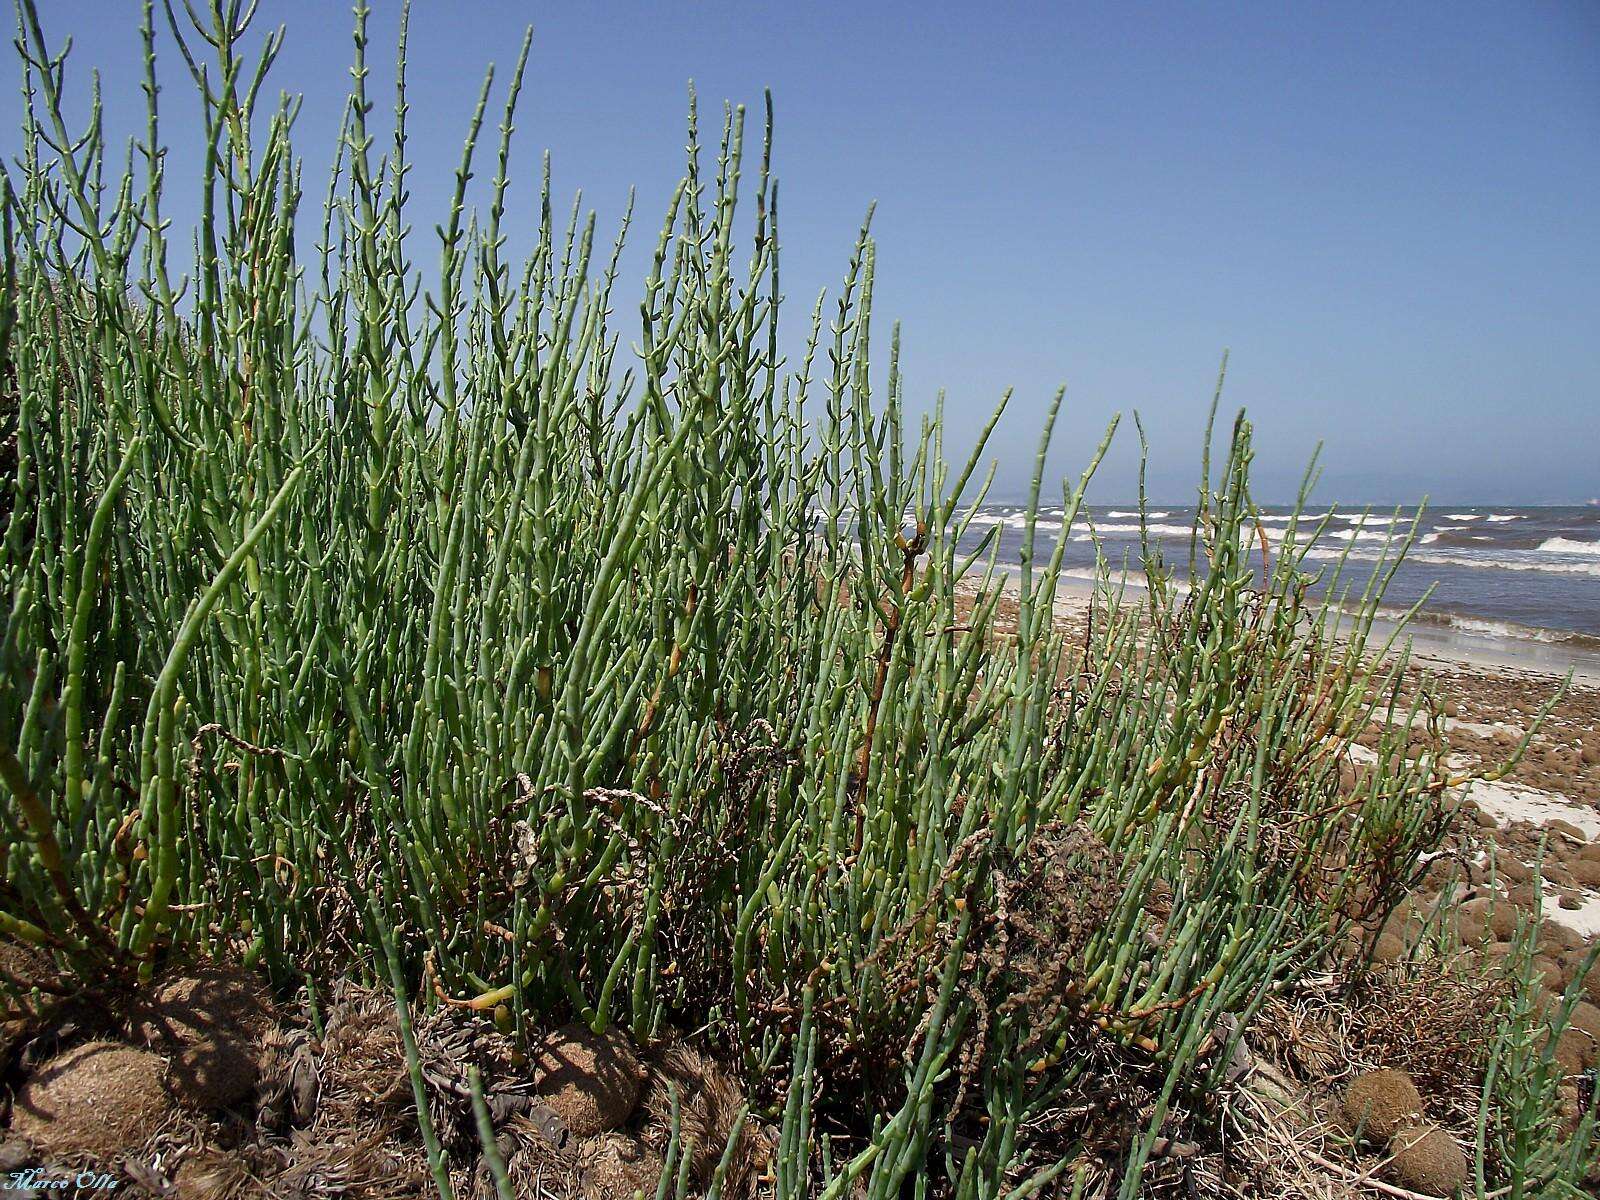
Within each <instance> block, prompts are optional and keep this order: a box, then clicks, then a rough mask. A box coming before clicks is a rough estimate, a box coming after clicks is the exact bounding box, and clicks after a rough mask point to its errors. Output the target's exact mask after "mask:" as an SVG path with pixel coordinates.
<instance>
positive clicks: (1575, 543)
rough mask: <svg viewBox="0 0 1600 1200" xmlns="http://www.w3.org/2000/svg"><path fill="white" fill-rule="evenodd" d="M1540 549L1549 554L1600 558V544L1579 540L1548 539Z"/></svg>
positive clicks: (1541, 544) (1540, 545)
mask: <svg viewBox="0 0 1600 1200" xmlns="http://www.w3.org/2000/svg"><path fill="white" fill-rule="evenodd" d="M1539 549H1541V550H1543V551H1545V552H1546V553H1549V554H1586V555H1590V556H1592V557H1596V558H1600V542H1584V541H1580V540H1578V539H1577V538H1564V537H1553V538H1546V539H1545V540H1544V541H1542V542H1540V543H1539Z"/></svg>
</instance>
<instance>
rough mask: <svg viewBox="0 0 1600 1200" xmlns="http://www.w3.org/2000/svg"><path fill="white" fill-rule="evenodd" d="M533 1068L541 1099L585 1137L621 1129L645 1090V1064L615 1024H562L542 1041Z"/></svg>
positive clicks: (570, 1130) (626, 1036)
mask: <svg viewBox="0 0 1600 1200" xmlns="http://www.w3.org/2000/svg"><path fill="white" fill-rule="evenodd" d="M533 1070H534V1079H535V1081H536V1082H537V1086H538V1090H539V1098H540V1100H541V1101H543V1103H544V1104H545V1105H546V1106H547V1107H548V1108H549V1109H550V1110H551V1111H552V1112H554V1113H555V1115H556V1116H557V1117H559V1118H560V1119H561V1121H562V1122H563V1123H564V1124H565V1126H566V1128H567V1130H568V1131H569V1132H570V1133H572V1135H573V1136H575V1137H580V1138H582V1137H591V1136H593V1135H594V1134H597V1133H604V1132H606V1131H607V1130H611V1129H617V1128H620V1127H621V1126H622V1125H623V1124H624V1123H625V1122H626V1121H627V1120H628V1118H629V1117H630V1116H632V1115H633V1110H634V1109H635V1108H636V1107H637V1106H638V1104H639V1096H640V1094H641V1093H642V1092H643V1091H644V1080H645V1070H644V1066H643V1064H641V1063H640V1061H639V1056H638V1055H637V1054H635V1053H634V1049H633V1045H632V1043H631V1041H630V1040H629V1038H628V1035H627V1034H626V1033H624V1032H623V1031H622V1030H620V1029H617V1028H615V1027H613V1028H610V1029H608V1030H606V1032H605V1033H600V1034H597V1033H594V1032H592V1031H591V1030H590V1029H589V1028H588V1027H586V1026H584V1025H581V1024H572V1025H564V1026H562V1027H561V1028H560V1029H557V1030H556V1031H555V1032H553V1033H551V1034H548V1035H547V1036H546V1037H545V1039H544V1040H543V1041H542V1042H541V1043H540V1044H539V1047H538V1049H537V1050H536V1051H535V1052H534V1054H533Z"/></svg>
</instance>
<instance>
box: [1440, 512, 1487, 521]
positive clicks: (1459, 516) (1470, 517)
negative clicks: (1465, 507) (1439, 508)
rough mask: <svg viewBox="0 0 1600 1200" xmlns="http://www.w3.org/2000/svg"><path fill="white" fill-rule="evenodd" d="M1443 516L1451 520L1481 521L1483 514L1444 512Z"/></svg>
mask: <svg viewBox="0 0 1600 1200" xmlns="http://www.w3.org/2000/svg"><path fill="white" fill-rule="evenodd" d="M1445 517H1446V518H1447V519H1449V520H1451V521H1481V520H1483V514H1482V513H1445Z"/></svg>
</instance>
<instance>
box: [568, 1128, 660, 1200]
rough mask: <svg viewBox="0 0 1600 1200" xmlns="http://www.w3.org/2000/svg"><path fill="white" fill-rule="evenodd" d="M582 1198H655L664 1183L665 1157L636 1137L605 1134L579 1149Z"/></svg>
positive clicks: (613, 1199)
mask: <svg viewBox="0 0 1600 1200" xmlns="http://www.w3.org/2000/svg"><path fill="white" fill-rule="evenodd" d="M578 1162H579V1170H580V1172H581V1173H580V1186H581V1187H582V1192H581V1194H582V1195H583V1196H586V1197H589V1198H590V1200H631V1198H632V1197H633V1195H634V1194H635V1193H637V1192H643V1193H644V1194H645V1195H652V1194H653V1193H654V1192H655V1189H656V1185H657V1184H658V1183H659V1182H660V1180H661V1172H662V1170H663V1169H664V1163H663V1162H662V1159H661V1156H660V1155H658V1154H657V1153H656V1152H655V1151H654V1150H652V1149H651V1148H649V1147H648V1146H646V1145H645V1144H644V1143H643V1142H641V1141H640V1140H639V1139H638V1138H636V1137H630V1136H629V1135H627V1134H625V1133H603V1134H600V1135H599V1136H598V1137H594V1138H590V1139H589V1140H588V1141H586V1142H584V1143H583V1144H582V1145H580V1146H579V1148H578Z"/></svg>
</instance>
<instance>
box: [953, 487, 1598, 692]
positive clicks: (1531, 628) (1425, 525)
mask: <svg viewBox="0 0 1600 1200" xmlns="http://www.w3.org/2000/svg"><path fill="white" fill-rule="evenodd" d="M1022 513H1023V509H1022V507H1021V506H1020V505H986V506H984V507H983V508H981V509H980V510H979V511H978V513H977V514H976V516H975V517H974V520H973V524H972V527H971V529H970V530H969V531H968V534H967V536H966V538H965V539H964V540H965V544H966V545H967V546H969V547H970V546H971V545H973V544H975V543H976V542H977V540H978V538H979V537H980V536H982V534H984V533H986V532H987V531H988V530H989V529H990V528H991V527H993V526H999V538H1000V546H999V559H1000V562H1001V563H1002V564H1005V565H1008V566H1009V565H1014V564H1015V563H1016V562H1017V561H1018V552H1019V549H1020V547H1021V544H1022V527H1023V516H1022ZM1288 513H1289V510H1288V509H1286V508H1267V509H1263V510H1262V514H1261V525H1262V528H1263V529H1264V530H1265V531H1266V532H1267V537H1268V546H1269V548H1270V547H1271V546H1272V545H1273V544H1274V543H1276V542H1277V541H1278V540H1279V539H1281V538H1282V536H1283V531H1284V529H1285V527H1286V525H1287V522H1288ZM1324 514H1328V521H1327V526H1326V528H1325V529H1324V530H1323V532H1322V534H1321V536H1320V537H1319V538H1318V540H1317V541H1316V543H1315V544H1314V545H1313V547H1312V549H1311V550H1310V552H1309V557H1308V561H1307V563H1306V566H1307V568H1308V569H1311V568H1316V567H1318V566H1323V567H1325V568H1326V569H1327V570H1328V571H1329V572H1330V573H1331V571H1332V569H1333V567H1334V566H1335V565H1336V561H1335V560H1337V559H1338V558H1339V557H1340V556H1342V555H1344V554H1345V553H1346V552H1347V551H1348V558H1347V560H1346V561H1347V565H1346V567H1345V577H1344V578H1345V582H1346V583H1349V582H1353V581H1356V580H1358V579H1359V580H1360V582H1362V583H1364V582H1365V580H1366V578H1367V576H1368V575H1369V574H1370V572H1371V570H1372V568H1373V566H1374V565H1375V564H1376V563H1377V561H1378V559H1379V558H1380V557H1381V555H1382V554H1383V550H1384V542H1385V540H1386V539H1387V538H1388V537H1389V536H1390V524H1391V521H1394V520H1396V517H1395V513H1394V510H1392V509H1388V510H1383V511H1381V512H1378V511H1371V512H1367V513H1365V514H1363V512H1362V511H1361V510H1359V509H1342V508H1336V509H1332V510H1330V509H1327V508H1312V509H1309V510H1308V511H1307V512H1306V513H1305V514H1303V515H1302V517H1301V523H1300V530H1299V533H1298V540H1299V541H1300V542H1301V544H1303V543H1304V540H1305V539H1306V538H1307V537H1308V536H1309V534H1310V533H1311V531H1312V529H1314V527H1315V526H1316V524H1317V523H1318V521H1320V520H1321V518H1322V517H1323V515H1324ZM1415 516H1416V512H1415V510H1411V511H1406V512H1402V513H1401V515H1400V516H1399V518H1398V520H1399V523H1400V525H1399V532H1400V533H1403V532H1404V531H1405V530H1406V529H1409V527H1410V524H1411V522H1412V520H1413V519H1414V518H1415ZM1193 518H1194V510H1193V509H1192V508H1177V507H1171V506H1165V505H1152V506H1151V508H1150V511H1149V513H1148V514H1147V517H1146V520H1147V521H1148V525H1149V531H1150V535H1151V539H1152V541H1153V542H1155V543H1158V544H1159V545H1160V546H1161V549H1162V553H1163V556H1164V558H1165V560H1166V562H1167V564H1168V565H1169V566H1170V567H1173V568H1176V569H1178V570H1179V571H1180V572H1181V570H1182V569H1183V568H1184V567H1185V566H1186V565H1187V562H1188V545H1189V530H1190V526H1191V523H1192V521H1193ZM1061 520H1062V510H1061V509H1060V508H1041V509H1040V510H1039V521H1038V548H1037V549H1036V550H1035V562H1036V563H1038V562H1039V561H1041V560H1043V561H1047V560H1048V557H1049V553H1050V548H1051V547H1052V546H1053V545H1054V542H1055V539H1056V538H1057V537H1058V536H1059V535H1060V532H1061ZM1097 555H1098V556H1099V557H1100V558H1103V559H1104V560H1105V561H1106V562H1107V563H1109V564H1110V566H1111V567H1112V568H1113V569H1114V570H1120V569H1121V568H1122V567H1123V566H1124V564H1126V565H1128V566H1131V567H1134V568H1137V566H1138V556H1139V517H1138V513H1137V511H1136V509H1135V506H1133V505H1125V506H1104V507H1092V508H1085V509H1082V510H1080V512H1079V515H1078V518H1077V520H1076V521H1075V522H1074V524H1073V527H1072V531H1071V535H1070V540H1069V541H1068V543H1067V548H1066V552H1065V555H1064V557H1063V560H1062V570H1063V575H1064V576H1066V577H1068V578H1076V579H1080V580H1090V579H1092V578H1093V577H1094V573H1095V569H1096V562H1097ZM1430 587H1432V589H1433V593H1432V596H1431V598H1430V599H1429V600H1428V602H1427V604H1426V606H1425V607H1424V609H1423V612H1422V614H1421V616H1420V618H1419V620H1418V622H1417V629H1418V631H1419V633H1421V632H1423V631H1424V630H1425V629H1426V628H1427V627H1429V626H1432V627H1434V628H1435V629H1443V630H1449V631H1452V632H1454V633H1456V634H1466V635H1474V636H1475V637H1478V638H1484V639H1492V640H1495V641H1500V642H1504V643H1506V644H1507V645H1508V646H1509V647H1510V648H1511V649H1512V650H1513V651H1515V650H1516V648H1517V647H1518V646H1519V645H1520V646H1521V647H1522V648H1523V650H1524V651H1525V652H1526V657H1528V658H1529V659H1531V660H1537V662H1539V663H1541V664H1551V663H1552V662H1554V661H1555V659H1554V658H1553V656H1552V655H1551V654H1550V653H1548V652H1543V653H1540V652H1539V651H1538V649H1537V648H1539V647H1549V648H1551V649H1554V648H1556V647H1564V648H1566V649H1568V650H1570V651H1572V652H1574V653H1577V652H1580V651H1581V652H1582V655H1583V657H1584V658H1597V657H1600V506H1592V505H1591V506H1578V507H1568V508H1513V507H1505V506H1492V507H1486V508H1480V507H1454V506H1449V507H1441V508H1438V509H1429V510H1426V511H1424V513H1423V514H1422V518H1421V521H1420V523H1419V524H1418V526H1417V540H1416V543H1415V544H1414V545H1413V546H1412V547H1411V549H1410V551H1409V552H1408V553H1407V555H1406V557H1405V559H1404V561H1403V562H1402V563H1401V564H1400V566H1399V568H1398V570H1396V572H1395V574H1394V578H1393V579H1392V581H1391V582H1390V584H1389V588H1388V590H1387V592H1386V593H1385V595H1384V607H1385V608H1386V609H1389V610H1392V611H1394V612H1400V611H1403V610H1405V609H1407V608H1409V607H1410V606H1411V605H1412V604H1414V603H1415V602H1416V601H1417V600H1418V599H1419V598H1420V597H1421V596H1423V595H1424V594H1425V593H1426V592H1427V590H1428V589H1429V588H1430ZM1514 657H1515V654H1514V653H1513V658H1514ZM1559 657H1560V656H1555V658H1559ZM1555 665H1559V663H1558V662H1556V663H1555Z"/></svg>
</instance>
